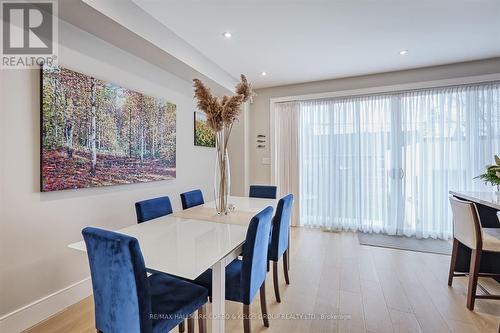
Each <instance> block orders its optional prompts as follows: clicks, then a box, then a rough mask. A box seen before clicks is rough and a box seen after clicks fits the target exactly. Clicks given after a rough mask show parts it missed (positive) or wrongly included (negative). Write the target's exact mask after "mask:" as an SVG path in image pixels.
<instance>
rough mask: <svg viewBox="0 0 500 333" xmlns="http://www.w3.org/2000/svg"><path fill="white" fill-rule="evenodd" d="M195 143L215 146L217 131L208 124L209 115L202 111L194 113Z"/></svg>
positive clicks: (196, 144)
mask: <svg viewBox="0 0 500 333" xmlns="http://www.w3.org/2000/svg"><path fill="white" fill-rule="evenodd" d="M194 145H195V146H203V147H215V133H214V131H213V130H212V129H211V128H210V126H208V123H207V115H206V114H205V113H202V112H195V113H194Z"/></svg>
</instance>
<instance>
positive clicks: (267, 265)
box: [267, 260, 270, 272]
mask: <svg viewBox="0 0 500 333" xmlns="http://www.w3.org/2000/svg"><path fill="white" fill-rule="evenodd" d="M269 266H270V265H269V260H268V261H267V271H268V272H269V271H270V269H269Z"/></svg>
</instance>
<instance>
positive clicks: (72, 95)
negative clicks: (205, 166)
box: [40, 66, 176, 192]
mask: <svg viewBox="0 0 500 333" xmlns="http://www.w3.org/2000/svg"><path fill="white" fill-rule="evenodd" d="M175 123H176V106H175V104H172V103H169V102H167V101H165V100H162V99H159V98H155V97H150V96H146V95H143V94H141V93H138V92H136V91H132V90H128V89H125V88H122V87H119V86H117V85H115V84H113V83H109V82H105V81H102V80H99V79H96V78H93V77H90V76H87V75H84V74H81V73H78V72H75V71H72V70H69V69H66V68H62V67H49V66H43V67H42V71H41V130H40V132H41V133H40V134H41V190H42V191H44V192H48V191H57V190H64V189H74V188H83V187H95V186H107V185H116V184H129V183H138V182H149V181H155V180H165V179H172V178H175V175H176V169H175V166H176V132H175V131H176V125H175Z"/></svg>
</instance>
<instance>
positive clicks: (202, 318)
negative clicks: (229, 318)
mask: <svg viewBox="0 0 500 333" xmlns="http://www.w3.org/2000/svg"><path fill="white" fill-rule="evenodd" d="M198 326H199V332H200V333H207V312H206V309H205V304H203V305H202V306H201V307H200V308H199V309H198Z"/></svg>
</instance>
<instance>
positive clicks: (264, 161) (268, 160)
mask: <svg viewBox="0 0 500 333" xmlns="http://www.w3.org/2000/svg"><path fill="white" fill-rule="evenodd" d="M262 164H264V165H271V159H270V158H269V157H263V158H262Z"/></svg>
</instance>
